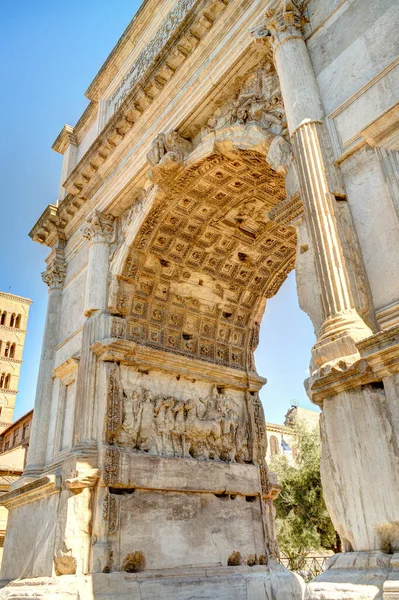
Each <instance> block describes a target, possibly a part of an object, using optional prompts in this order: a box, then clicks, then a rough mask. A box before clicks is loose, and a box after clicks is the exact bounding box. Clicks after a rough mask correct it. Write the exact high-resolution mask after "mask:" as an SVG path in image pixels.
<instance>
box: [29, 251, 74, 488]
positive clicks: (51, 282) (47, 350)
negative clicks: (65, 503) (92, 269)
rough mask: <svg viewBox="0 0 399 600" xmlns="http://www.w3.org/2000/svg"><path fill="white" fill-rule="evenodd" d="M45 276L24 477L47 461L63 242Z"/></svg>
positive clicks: (32, 474) (49, 260)
mask: <svg viewBox="0 0 399 600" xmlns="http://www.w3.org/2000/svg"><path fill="white" fill-rule="evenodd" d="M46 262H47V268H46V270H45V271H44V272H43V273H42V279H43V281H44V283H46V284H47V285H48V287H49V292H48V294H49V295H48V304H47V313H46V322H45V326H44V335H43V346H42V353H41V357H40V367H39V375H38V380H37V388H36V398H35V409H34V415H33V423H32V432H31V436H30V443H29V453H28V464H27V466H26V468H25V471H24V473H23V476H22V478H23V479H24V480H25V479H26V478H27V477H34V478H36V477H38V476H40V474H41V472H42V470H43V467H44V465H45V461H46V449H47V437H48V429H49V422H50V412H51V398H52V389H53V378H52V371H53V368H54V358H55V348H56V346H57V343H58V327H59V320H60V310H61V300H62V289H63V285H64V281H65V276H66V268H65V258H64V250H63V245H62V244H60V245H59V246H58V247H56V248H54V250H53V251H52V252H51V254H50V256H49V257H48V258H47V261H46Z"/></svg>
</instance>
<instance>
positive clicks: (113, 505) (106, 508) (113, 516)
mask: <svg viewBox="0 0 399 600" xmlns="http://www.w3.org/2000/svg"><path fill="white" fill-rule="evenodd" d="M103 519H104V522H105V523H106V524H107V531H108V533H109V534H112V533H115V531H116V530H117V526H118V504H117V501H116V498H115V496H113V495H112V494H107V495H106V497H105V498H104V502H103Z"/></svg>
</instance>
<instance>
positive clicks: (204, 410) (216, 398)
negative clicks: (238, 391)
mask: <svg viewBox="0 0 399 600" xmlns="http://www.w3.org/2000/svg"><path fill="white" fill-rule="evenodd" d="M115 369H118V367H115ZM116 378H117V376H116V373H113V374H112V375H111V377H110V382H109V389H110V391H111V394H112V395H113V397H114V394H115V379H116ZM118 379H119V378H118ZM118 389H119V391H118V408H117V409H116V410H115V411H111V410H108V413H107V428H106V429H107V441H108V442H110V443H114V444H117V445H119V446H122V447H126V448H129V449H130V450H135V451H138V452H145V453H148V454H150V455H158V456H175V457H185V458H189V457H192V458H196V459H199V460H218V461H223V462H241V463H243V462H250V461H251V459H252V457H251V451H250V436H251V431H250V423H249V420H248V415H247V410H246V405H245V402H244V401H243V402H242V403H241V404H239V403H237V401H235V400H233V399H232V398H231V397H229V395H228V394H227V393H226V392H225V391H224V390H223V391H220V390H219V391H218V389H217V388H216V386H215V387H214V389H213V392H212V394H211V395H210V396H209V397H205V398H200V399H199V398H196V397H194V396H193V397H192V398H188V399H185V400H181V399H179V398H176V397H174V396H168V395H157V394H154V393H153V392H151V391H150V390H148V389H145V388H142V387H140V386H137V387H132V388H129V389H126V390H124V391H122V390H120V384H119V385H118ZM121 403H123V413H122V411H121V410H120V404H121ZM110 406H115V402H114V400H111V402H110V404H109V407H110ZM110 462H111V457H109V459H108V462H107V464H108V463H110Z"/></svg>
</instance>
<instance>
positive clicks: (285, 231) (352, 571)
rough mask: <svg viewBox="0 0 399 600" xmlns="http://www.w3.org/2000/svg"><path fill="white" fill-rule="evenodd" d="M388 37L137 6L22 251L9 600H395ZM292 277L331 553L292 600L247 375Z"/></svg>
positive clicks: (306, 11)
mask: <svg viewBox="0 0 399 600" xmlns="http://www.w3.org/2000/svg"><path fill="white" fill-rule="evenodd" d="M397 19H398V11H397V7H396V3H395V2H394V0H384V2H382V1H378V2H377V1H376V0H361V2H360V1H358V0H351V1H350V2H349V1H346V0H343V1H342V2H337V1H336V0H307V1H305V2H299V1H298V2H296V1H293V0H259V1H257V2H247V1H242V0H162V2H160V0H145V1H144V2H143V6H142V8H141V9H140V11H139V12H138V13H137V15H136V17H135V18H134V19H133V21H132V22H131V24H130V25H129V26H128V28H127V30H126V32H125V34H123V36H122V38H121V40H120V42H119V43H118V44H117V46H116V47H115V49H114V50H113V51H112V53H111V55H110V57H109V59H108V60H107V61H106V62H105V64H104V65H103V67H102V69H101V70H100V72H99V73H98V75H97V76H96V78H95V79H94V81H93V82H92V84H91V85H90V87H89V89H88V90H87V96H88V98H89V100H90V102H89V105H88V107H87V109H86V111H85V112H84V114H83V115H82V117H81V119H80V120H79V122H78V123H77V124H76V126H75V127H71V126H69V125H65V126H64V128H63V129H62V131H61V133H60V134H59V136H58V138H57V139H56V141H55V143H54V146H53V148H54V149H55V150H56V151H57V152H59V153H61V154H63V156H64V158H63V168H62V185H61V189H60V192H59V197H58V200H57V203H56V204H54V205H49V206H48V207H47V208H46V209H45V211H44V213H43V214H42V216H41V217H40V218H39V220H38V222H37V223H36V224H35V226H34V227H33V229H32V231H31V234H30V235H31V237H32V238H33V239H34V240H35V241H37V242H39V243H41V244H45V245H47V246H48V247H49V248H50V254H49V256H48V258H47V260H46V270H45V271H44V273H43V274H42V277H43V280H44V282H45V283H46V284H47V285H48V287H49V300H48V308H47V317H46V325H45V332H44V339H43V351H42V356H41V361H40V371H39V376H38V383H37V391H36V401H35V414H34V420H33V426H32V433H31V439H30V448H29V454H28V464H27V465H26V468H25V471H24V474H23V476H22V478H21V480H20V481H19V482H18V483H17V484H16V485H15V487H14V489H13V490H12V491H11V492H9V493H7V494H3V495H2V497H1V502H2V503H3V504H4V505H5V506H6V507H7V508H8V509H9V511H10V516H9V524H8V530H7V536H6V540H5V549H4V558H3V564H2V578H3V580H4V583H5V584H6V583H7V584H8V585H6V587H5V588H4V589H3V590H1V591H0V598H2V599H3V598H4V600H5V599H8V598H16V597H24V598H29V597H35V598H38V597H39V598H48V597H50V596H51V597H52V598H57V597H59V598H60V599H61V598H65V597H66V595H68V597H69V598H80V599H81V600H82V599H86V598H87V600H89V599H90V600H92V599H93V598H98V599H100V598H101V599H103V600H105V599H106V598H118V599H119V600H128V599H129V600H132V599H134V600H136V599H137V600H147V599H148V600H149V599H150V598H152V599H154V598H173V599H174V600H188V599H191V598H209V599H211V598H212V599H214V598H217V599H218V600H230V599H232V598H234V599H237V600H255V599H256V600H260V599H262V600H263V599H265V600H266V599H267V600H291V599H298V600H299V599H302V598H303V597H304V595H305V593H306V598H307V600H322V599H325V598H334V599H336V600H338V599H344V598H348V599H349V598H354V599H359V600H360V598H362V600H364V599H370V600H371V599H373V600H375V599H376V598H377V597H378V598H381V600H392V599H393V598H397V597H398V594H399V592H398V590H399V584H398V581H399V574H398V573H399V571H398V561H397V554H395V552H397V546H396V541H395V531H397V523H398V521H399V508H398V507H399V504H398V502H397V498H398V492H399V475H398V474H399V451H398V447H399V442H398V435H399V434H398V389H399V379H398V377H399V375H398V373H399V360H398V356H399V344H398V339H399V333H398V327H399V274H398V264H399V218H398V215H399V201H398V198H399V194H398V189H399V188H398V158H397V152H398V148H399V146H398V131H399V127H398V110H397V101H398V97H397V89H398V80H397V73H398V70H397V65H398V62H397V61H398V54H399V48H398V36H397V35H396V31H397V28H398V26H399V23H398V22H397ZM376 24H377V25H376ZM382 241H383V243H382ZM294 265H295V269H296V277H297V290H298V298H299V302H300V306H301V307H302V308H303V310H305V311H306V312H307V313H308V314H309V316H310V318H311V320H312V323H313V325H314V328H315V332H316V336H317V341H316V343H315V345H314V347H313V348H312V349H311V364H310V377H309V379H308V380H307V381H306V387H307V391H308V394H309V396H310V398H311V399H312V401H313V402H315V403H316V404H318V405H319V406H320V407H321V408H322V416H321V421H320V424H321V432H322V448H323V450H322V464H321V468H322V478H323V490H324V495H325V499H326V502H327V505H328V508H329V511H330V514H331V517H332V519H333V522H334V525H335V527H336V529H337V531H338V533H339V535H340V536H341V538H342V541H343V544H344V549H345V552H343V553H342V554H341V555H338V556H336V557H334V558H333V559H332V560H331V561H330V563H329V567H328V569H327V570H326V572H325V573H324V574H322V575H321V576H320V577H318V578H316V579H315V580H314V581H313V582H311V583H310V584H309V585H308V586H307V590H306V592H305V589H304V584H303V582H302V581H301V580H300V578H298V577H296V576H294V575H293V574H292V573H290V572H289V571H287V570H286V569H284V568H282V567H281V566H279V565H278V563H277V561H276V559H277V557H278V547H277V543H276V536H275V531H274V516H273V499H274V498H275V496H276V494H278V493H279V489H280V488H279V484H278V482H277V481H276V480H275V478H274V476H273V473H270V472H269V471H268V469H267V465H266V464H265V454H266V435H265V420H264V415H263V411H262V406H261V403H260V401H259V396H258V392H259V389H260V388H261V387H262V385H264V383H265V381H264V379H263V378H262V377H260V376H259V375H258V374H257V373H256V369H255V365H254V362H253V350H254V348H255V347H256V344H257V338H258V326H259V322H260V319H261V315H262V313H263V311H264V309H265V303H266V302H267V298H268V297H270V296H272V295H273V294H275V293H276V292H277V291H278V289H279V287H280V285H281V283H282V281H283V280H284V278H285V277H286V275H287V273H288V272H289V271H290V270H291V269H292V268H294ZM27 524H28V526H27Z"/></svg>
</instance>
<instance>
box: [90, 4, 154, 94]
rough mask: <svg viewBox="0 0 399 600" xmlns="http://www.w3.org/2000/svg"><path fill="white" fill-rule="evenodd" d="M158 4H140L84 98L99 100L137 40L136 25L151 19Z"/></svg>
mask: <svg viewBox="0 0 399 600" xmlns="http://www.w3.org/2000/svg"><path fill="white" fill-rule="evenodd" d="M158 3H159V0H144V1H143V2H142V4H141V6H140V7H139V8H138V10H137V12H136V14H135V15H134V17H133V19H132V20H131V21H130V23H129V25H128V26H127V27H126V29H125V31H124V32H123V34H122V35H121V37H120V38H119V40H118V41H117V43H116V45H115V46H114V48H113V50H112V51H111V53H110V54H109V55H108V57H107V59H106V60H105V62H104V63H103V65H102V67H101V68H100V70H99V71H98V73H97V75H96V76H95V78H94V79H93V81H92V82H91V84H90V85H89V87H88V88H87V90H86V92H85V96H86V98H89V100H97V101H98V100H100V98H101V96H102V94H103V93H104V92H105V90H106V89H107V87H108V85H109V84H110V82H111V81H112V79H113V78H114V77H115V76H116V74H117V72H118V69H119V67H120V65H121V64H123V62H124V61H125V59H126V58H127V57H128V55H129V54H130V52H131V51H132V49H133V48H134V44H135V40H136V39H137V38H136V35H137V33H138V32H137V31H135V30H136V29H138V25H139V24H140V22H141V21H143V22H145V21H146V20H148V18H151V16H152V15H153V14H154V13H153V10H156V8H157V6H156V5H157V4H158ZM152 5H154V6H152Z"/></svg>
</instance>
